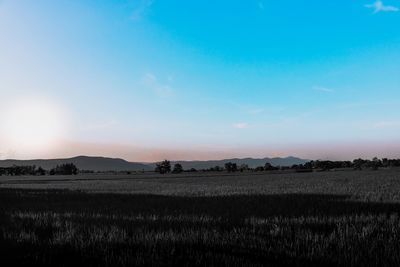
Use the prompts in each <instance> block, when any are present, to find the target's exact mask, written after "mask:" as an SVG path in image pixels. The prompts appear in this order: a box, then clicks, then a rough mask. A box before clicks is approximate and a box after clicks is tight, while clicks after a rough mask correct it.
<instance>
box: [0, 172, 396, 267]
mask: <svg viewBox="0 0 400 267" xmlns="http://www.w3.org/2000/svg"><path fill="white" fill-rule="evenodd" d="M399 214H400V170H398V169H388V170H379V171H341V172H319V173H283V174H268V173H243V174H241V173H237V174H227V173H218V174H212V173H204V174H203V173H197V174H186V173H185V174H180V175H156V174H135V175H78V176H64V177H63V176H49V177H47V176H46V177H39V176H38V177H4V176H3V177H0V246H1V247H0V251H1V252H2V256H1V261H3V262H5V263H8V264H10V263H11V264H14V265H21V264H22V265H33V264H36V265H38V264H39V265H41V266H46V265H47V266H54V265H64V266H67V265H69V266H70V265H85V266H99V265H103V266H132V265H140V266H149V265H153V266H154V265H155V266H159V265H174V266H178V265H186V266H257V265H258V266H261V265H269V266H399V265H400V218H399Z"/></svg>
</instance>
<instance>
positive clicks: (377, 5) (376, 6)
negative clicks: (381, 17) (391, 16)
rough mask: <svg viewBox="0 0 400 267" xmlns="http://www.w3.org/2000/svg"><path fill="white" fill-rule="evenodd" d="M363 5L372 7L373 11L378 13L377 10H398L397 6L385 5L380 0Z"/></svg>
mask: <svg viewBox="0 0 400 267" xmlns="http://www.w3.org/2000/svg"><path fill="white" fill-rule="evenodd" d="M365 7H366V8H372V9H374V13H378V12H381V11H384V12H397V11H399V8H398V7H396V6H390V5H385V4H383V2H382V1H380V0H378V1H375V3H373V4H369V5H365Z"/></svg>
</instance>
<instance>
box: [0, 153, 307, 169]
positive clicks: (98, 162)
mask: <svg viewBox="0 0 400 267" xmlns="http://www.w3.org/2000/svg"><path fill="white" fill-rule="evenodd" d="M307 161H308V160H305V159H300V158H296V157H286V158H263V159H253V158H244V159H237V158H235V159H223V160H207V161H172V162H171V163H172V165H173V164H175V163H178V162H179V163H180V164H182V166H183V168H184V169H191V168H195V169H197V170H200V169H209V168H211V167H215V166H221V167H224V165H225V163H227V162H232V163H236V164H238V165H239V166H240V165H242V164H247V165H248V166H249V167H250V168H255V167H258V166H264V165H265V163H266V162H269V163H271V165H273V166H292V165H293V164H303V163H305V162H307ZM65 163H73V164H75V165H76V166H77V167H78V169H80V170H90V171H141V170H145V171H152V170H154V168H155V166H156V163H138V162H129V161H126V160H123V159H118V158H105V157H87V156H79V157H74V158H66V159H36V160H14V159H9V160H0V167H11V166H13V165H19V166H32V165H35V166H37V167H39V166H40V167H42V168H44V169H46V170H50V169H52V168H54V167H55V166H56V165H60V164H65Z"/></svg>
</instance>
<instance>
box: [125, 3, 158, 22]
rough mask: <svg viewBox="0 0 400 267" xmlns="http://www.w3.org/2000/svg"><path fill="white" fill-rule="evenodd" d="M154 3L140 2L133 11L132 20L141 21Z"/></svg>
mask: <svg viewBox="0 0 400 267" xmlns="http://www.w3.org/2000/svg"><path fill="white" fill-rule="evenodd" d="M153 3H154V0H140V1H139V2H138V4H137V6H136V7H134V9H133V11H132V14H131V19H132V20H134V21H139V20H141V19H142V18H143V16H144V15H145V14H146V12H147V11H148V9H149V8H150V7H151V5H152V4H153Z"/></svg>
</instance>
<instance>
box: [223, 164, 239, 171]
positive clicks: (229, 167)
mask: <svg viewBox="0 0 400 267" xmlns="http://www.w3.org/2000/svg"><path fill="white" fill-rule="evenodd" d="M225 170H226V171H227V172H236V171H237V164H236V163H232V162H227V163H225Z"/></svg>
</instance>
